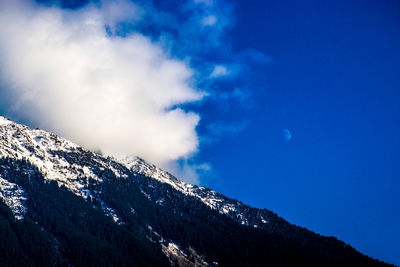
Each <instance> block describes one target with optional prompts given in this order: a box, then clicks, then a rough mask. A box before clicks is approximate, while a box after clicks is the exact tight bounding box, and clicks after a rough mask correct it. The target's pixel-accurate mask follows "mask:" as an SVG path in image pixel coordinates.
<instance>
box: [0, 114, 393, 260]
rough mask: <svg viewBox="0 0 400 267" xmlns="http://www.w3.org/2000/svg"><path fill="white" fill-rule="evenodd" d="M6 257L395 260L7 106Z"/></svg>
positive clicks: (2, 167)
mask: <svg viewBox="0 0 400 267" xmlns="http://www.w3.org/2000/svg"><path fill="white" fill-rule="evenodd" d="M0 138H1V143H0V266H299V265H308V266H310V265H314V266H388V264H386V263H383V262H380V261H378V260H375V259H372V258H370V257H368V256H365V255H362V254H361V253H359V252H357V251H356V250H355V249H353V248H352V247H351V246H349V245H348V244H345V243H344V242H342V241H339V240H337V239H336V238H334V237H324V236H321V235H319V234H316V233H314V232H312V231H309V230H307V229H305V228H302V227H299V226H296V225H293V224H290V223H288V222H287V221H285V220H284V219H282V218H280V217H279V216H278V215H276V214H275V213H273V212H272V211H269V210H267V209H256V208H252V207H249V206H248V205H245V204H243V203H241V202H240V201H237V200H234V199H230V198H228V197H225V196H223V195H221V194H219V193H217V192H215V191H213V190H210V189H207V188H205V187H198V186H196V185H191V184H187V183H184V182H182V181H180V180H178V179H176V178H175V177H174V176H172V175H171V174H169V173H168V172H165V171H163V170H161V169H159V168H157V167H156V166H154V165H152V164H150V163H147V162H146V161H144V160H143V159H140V158H138V157H127V158H124V159H116V158H113V157H103V156H102V155H100V154H98V153H93V152H91V151H88V150H85V149H84V148H82V147H80V146H78V145H76V144H74V143H72V142H70V141H68V140H66V139H64V138H61V137H59V136H57V135H55V134H52V133H49V132H46V131H43V130H40V129H31V128H29V127H27V126H24V125H20V124H17V123H15V122H13V121H11V120H8V119H6V118H4V117H1V116H0Z"/></svg>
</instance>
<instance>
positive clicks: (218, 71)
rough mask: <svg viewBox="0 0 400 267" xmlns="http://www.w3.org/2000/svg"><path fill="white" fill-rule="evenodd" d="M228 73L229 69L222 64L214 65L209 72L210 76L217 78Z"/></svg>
mask: <svg viewBox="0 0 400 267" xmlns="http://www.w3.org/2000/svg"><path fill="white" fill-rule="evenodd" d="M229 74H230V71H229V70H228V68H227V67H226V66H224V65H216V66H215V67H214V69H213V71H212V72H211V74H210V77H211V78H218V77H223V76H227V75H229Z"/></svg>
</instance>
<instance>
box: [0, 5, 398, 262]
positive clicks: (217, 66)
mask: <svg viewBox="0 0 400 267" xmlns="http://www.w3.org/2000/svg"><path fill="white" fill-rule="evenodd" d="M21 1H23V0H21ZM6 2H7V1H6ZM40 2H41V3H42V4H47V6H53V7H54V5H55V6H60V3H61V5H62V6H63V8H64V10H69V11H68V12H72V13H73V12H79V11H81V10H84V9H85V8H87V7H88V6H87V5H86V4H87V3H88V2H85V3H83V2H81V1H61V2H60V1H40ZM109 2H112V1H95V4H94V6H97V7H98V6H99V5H100V6H102V7H101V12H100V13H101V14H105V15H104V17H102V18H103V20H102V22H104V23H105V24H107V26H105V27H104V28H105V32H106V33H107V34H108V38H126V37H129V36H132V35H135V34H136V35H137V34H140V36H143V37H144V38H147V39H146V40H149V42H147V41H146V42H142V41H140V40H142V39H140V38H139V39H140V40H139V41H138V40H136V39H135V40H133V41H132V42H133V43H132V44H133V45H136V46H141V45H142V46H141V49H142V50H140V51H142V52H145V53H148V54H149V55H152V53H157V52H154V51H155V50H157V49H153V48H152V47H153V46H152V45H153V44H155V46H157V47H159V48H160V49H161V50H162V51H163V52H164V53H166V54H167V56H164V55H163V56H161V57H162V60H163V61H162V62H161V63H165V64H167V63H168V64H169V63H171V62H170V61H169V59H173V60H176V61H174V62H175V63H176V64H172V63H171V64H172V65H171V66H173V68H174V70H175V71H176V72H173V74H174V75H175V74H176V77H178V78H177V79H176V80H171V81H170V80H167V81H166V82H165V83H163V86H164V85H165V88H163V89H165V90H163V91H160V92H158V91H157V92H155V93H154V94H152V95H151V96H149V98H148V99H147V98H146V99H145V101H148V102H146V103H150V104H151V103H155V105H158V104H159V102H160V100H159V98H160V95H161V97H162V96H163V93H164V92H169V90H170V87H168V86H169V83H170V84H171V86H173V85H176V86H178V87H179V86H181V87H182V90H181V91H179V92H176V93H174V95H173V96H174V97H173V98H171V100H170V102H168V103H166V104H165V103H163V105H161V106H160V107H161V108H162V109H163V110H164V111H165V112H166V113H146V114H144V113H145V112H150V111H148V109H142V110H139V111H138V112H141V113H140V114H144V115H143V116H145V118H149V120H152V119H153V118H156V119H154V120H155V121H157V122H160V124H162V123H163V122H164V119H165V118H166V117H168V119H169V118H170V115H171V114H170V113H169V111H171V110H175V109H179V110H182V112H180V113H179V114H178V115H179V116H175V117H174V116H173V118H174V119H176V121H175V120H173V123H176V125H178V126H179V125H181V126H179V127H175V128H182V129H183V128H184V129H186V130H182V131H172V130H171V129H170V128H165V129H163V131H164V130H165V132H168V133H170V132H169V131H170V130H171V135H170V136H172V140H173V141H171V143H172V144H174V145H175V146H176V147H178V145H179V144H181V143H183V142H182V140H183V139H179V138H176V140H175V139H174V138H175V136H179V137H181V136H183V137H184V138H185V139H184V141H185V142H184V143H185V144H186V141H187V140H189V141H191V142H189V141H188V145H187V146H182V147H179V149H180V150H179V151H180V153H177V154H176V155H172V156H171V155H169V154H166V153H165V150H168V149H170V148H169V147H166V148H165V149H164V150H162V151H158V150H157V149H156V148H153V147H150V148H149V150H151V151H153V150H154V153H149V154H148V155H147V154H146V155H147V157H148V158H150V159H153V158H154V159H153V160H152V161H153V162H157V163H160V164H161V165H163V166H166V168H170V170H171V171H175V173H177V175H178V176H180V178H184V177H185V176H186V175H187V176H188V177H189V176H193V177H195V178H193V179H195V180H196V179H197V180H196V181H197V182H198V183H200V184H202V185H206V186H208V187H210V188H212V189H215V190H217V191H219V192H221V193H224V194H226V195H227V196H229V197H233V198H236V199H239V200H241V201H243V202H245V203H247V204H250V205H252V206H255V207H259V208H267V209H270V210H272V211H274V212H277V213H278V214H279V215H280V216H282V217H284V218H285V219H287V220H288V221H289V222H291V223H295V224H298V225H301V226H304V227H307V228H309V229H311V230H313V231H316V232H318V233H321V234H323V235H332V236H336V237H338V238H339V239H342V240H344V241H345V242H347V243H350V244H351V245H352V246H353V247H355V248H356V249H358V250H359V251H361V252H363V253H366V254H368V255H370V256H372V257H376V258H379V259H381V260H385V261H388V262H391V263H395V264H400V258H399V255H400V251H399V248H398V240H399V238H400V229H399V227H398V226H399V225H400V212H399V211H400V180H399V178H400V167H399V166H400V164H399V160H400V156H399V151H400V141H399V136H400V123H399V122H400V105H399V103H400V75H399V70H400V3H399V2H398V1H394V0H392V1H378V0H376V1H370V0H368V1H323V2H322V1H306V3H304V1H303V2H300V1H277V0H270V1H242V0H239V1H234V2H229V1H216V0H214V1H212V0H197V1H186V2H182V4H179V5H178V4H177V3H176V1H167V0H165V1H161V0H160V1H144V0H141V1H133V2H134V3H135V6H134V7H133V8H132V9H127V10H128V11H129V10H131V12H132V14H134V16H131V15H132V14H130V13H129V12H122V13H121V12H120V10H119V11H118V9H113V7H112V6H107V3H109ZM117 2H121V1H117ZM122 2H125V4H126V2H129V1H128V0H126V1H122ZM25 3H27V2H25ZM125 4H124V5H125ZM91 5H92V4H90V3H89V6H91ZM42 7H43V6H42ZM110 10H117V11H118V12H117V11H116V12H111V11H110ZM86 15H87V13H84V15H81V16H86ZM118 16H119V17H118ZM68 18H69V17H68V16H66V19H64V20H63V22H62V24H61V26H60V28H57V30H58V31H64V30H65V31H68V32H73V31H74V29H75V28H73V27H72V28H71V27H69V26H68V25H69V24H73V23H72V22H71V20H69V19H68ZM78 18H79V17H78ZM116 18H121V19H120V20H116ZM11 20H12V18H11ZM78 21H79V20H78ZM3 29H4V28H3ZM3 32H4V31H3ZM4 36H6V35H4ZM1 40H3V39H0V41H1ZM16 40H19V39H16ZM79 40H80V39H79ZM5 42H6V41H3V43H5ZM77 43H78V44H79V41H77ZM84 45H85V46H86V45H87V43H86V42H85V43H84ZM114 45H115V44H114V43H113V44H110V46H106V48H107V49H108V48H110V49H111V50H112V48H115V46H114ZM148 46H150V47H151V49H148V48H147V47H148ZM1 47H8V46H6V45H3V46H1V45H0V48H1ZM63 48H65V46H62V47H61V48H60V49H63ZM60 49H59V48H57V50H54V51H53V52H54V53H56V52H57V51H63V50H60ZM3 50H4V51H6V50H5V48H3ZM25 50H26V49H25ZM4 51H3V57H5V56H4V54H5V53H4ZM1 55H2V54H1V50H0V56H1ZM79 55H80V54H79ZM157 55H159V54H157ZM27 57H29V55H27ZM151 58H152V57H151ZM17 59H18V58H16V59H13V58H12V57H7V60H8V61H10V62H14V61H18V60H17ZM32 60H33V59H32ZM118 60H120V57H118ZM118 60H116V61H115V62H117V63H118V62H123V61H118ZM8 61H7V62H8ZM153 61H154V60H153ZM153 61H151V62H150V63H149V61H146V60H145V61H143V62H144V64H147V63H148V64H149V65H150V66H152V64H154V62H153ZM157 62H158V61H157ZM56 63H57V62H56ZM89 63H90V62H89ZM124 64H125V63H124ZM157 64H159V62H158V63H157ZM14 66H18V65H16V64H11V63H10V64H8V65H5V66H3V70H4V69H5V68H6V67H9V68H10V69H11V68H12V67H14ZM33 66H34V67H35V66H36V65H34V64H33ZM124 66H126V67H132V68H133V71H134V70H135V68H136V66H135V65H129V64H128V65H124ZM185 66H186V67H185ZM35 69H37V68H36V67H35ZM44 69H46V70H47V68H44ZM115 69H118V66H117V65H116V66H115ZM137 70H138V71H139V69H137ZM65 71H66V73H67V74H68V75H69V72H67V70H65ZM149 72H150V74H151V76H150V77H152V78H153V77H154V79H155V80H157V79H158V76H157V75H163V72H159V71H158V69H157V70H153V69H152V68H149ZM45 73H47V72H45ZM22 74H25V73H22ZM22 74H20V73H19V75H16V77H17V78H14V80H13V82H14V83H15V82H16V81H17V82H16V83H17V84H18V85H19V84H21V85H20V86H19V87H18V88H17V87H16V88H17V89H15V90H14V91H12V90H8V89H6V85H9V84H13V83H10V81H9V80H6V79H5V78H4V77H3V79H2V89H3V90H2V91H3V92H1V93H0V95H1V96H2V101H0V104H1V110H2V113H3V114H5V115H8V116H10V117H12V118H14V119H17V120H19V121H22V122H26V123H30V124H32V125H35V126H36V125H37V124H39V125H40V126H41V127H43V128H46V129H49V130H52V131H55V132H58V133H60V134H63V135H64V136H68V137H69V136H71V138H74V137H75V138H76V140H82V143H84V144H85V145H87V146H89V147H90V146H91V145H92V144H86V143H85V140H86V139H85V138H84V137H82V136H83V135H79V134H76V133H75V132H74V131H72V130H70V127H69V126H70V125H71V127H72V128H73V127H75V126H76V125H75V124H74V123H73V122H72V123H70V124H69V123H68V122H65V123H62V124H60V123H54V120H55V119H57V120H58V121H59V120H60V118H62V117H48V116H46V115H43V116H35V117H33V116H28V115H26V114H24V112H25V113H26V112H27V111H26V110H27V109H28V108H26V107H29V109H28V110H31V111H35V112H37V114H42V113H43V114H46V112H48V111H49V110H52V109H54V107H52V108H50V109H48V108H47V106H46V105H48V104H46V103H47V102H43V104H41V106H37V105H33V104H32V103H27V104H26V103H25V102H22V103H23V104H22V107H23V108H19V109H18V106H16V105H15V102H18V101H17V100H20V99H21V98H19V97H15V95H17V96H19V95H18V94H20V92H25V93H26V92H30V91H29V90H28V91H27V90H26V89H25V90H23V86H26V85H27V84H28V85H29V83H28V82H27V81H25V80H23V82H20V83H19V78H18V77H20V76H21V75H22ZM70 75H73V73H72V74H70ZM115 75H116V76H115V77H125V76H118V75H119V74H118V73H116V74H115ZM185 75H186V76H185ZM181 76H183V77H186V78H187V77H189V78H188V80H189V81H186V80H185V81H183V80H182V79H181V78H179V77H181ZM35 77H36V76H35ZM174 77H175V76H174ZM186 78H185V79H186ZM134 81H137V80H134ZM46 82H47V81H46V80H44V84H47V83H46ZM148 83H149V82H148V81H147V80H146V83H145V84H148ZM50 84H51V83H50ZM152 86H153V85H152ZM7 88H8V87H7ZM37 90H38V91H35V92H41V93H43V92H44V93H43V94H46V92H45V91H43V89H40V90H42V91H40V90H39V89H37ZM65 90H68V88H66V89H65ZM116 92H120V93H121V94H124V95H125V94H126V92H125V91H124V90H123V89H121V90H119V91H116ZM51 97H53V95H51ZM5 99H10V100H5ZM11 99H12V100H11ZM49 99H58V98H56V97H55V98H49ZM24 101H25V100H24ZM133 102H134V103H136V102H135V101H133ZM87 103H88V105H93V106H94V107H96V105H95V104H93V103H92V102H87ZM137 104H138V105H139V103H137ZM66 110H68V109H66ZM40 112H42V113H40ZM110 112H111V113H112V110H111V111H110ZM190 112H194V113H196V114H197V115H196V116H197V117H193V116H194V115H193V116H192V115H190V114H192V113H190ZM128 114H133V116H134V115H135V114H136V113H135V112H133V111H132V112H131V113H128ZM174 114H175V115H176V113H174ZM146 116H147V117H146ZM171 116H172V115H171ZM196 118H197V119H199V120H196ZM66 120H67V119H66ZM43 121H48V123H43ZM122 122H125V121H122ZM79 125H80V126H82V125H85V124H84V123H82V125H81V124H79ZM182 125H184V127H183V126H182ZM142 126H143V128H146V127H148V125H146V124H143V125H142ZM93 127H96V125H94V126H93ZM77 128H79V129H81V130H82V131H84V130H85V127H84V126H82V127H77ZM146 129H147V128H146ZM194 129H195V130H194ZM121 130H124V128H121ZM285 130H288V131H290V133H291V138H290V140H289V139H288V138H287V135H285ZM127 131H128V132H129V131H131V132H132V134H137V133H136V132H135V129H130V128H129V129H127ZM149 131H150V132H151V133H152V132H153V131H152V129H150V130H149ZM146 133H147V132H146ZM107 134H109V133H107ZM135 136H136V135H135ZM183 137H182V138H183ZM80 138H81V139H80ZM138 138H139V139H140V138H141V136H140V135H138ZM157 138H158V137H157ZM157 138H156V140H158V139H157ZM122 140H123V137H122ZM140 140H142V139H140ZM163 140H164V139H160V143H162V141H163ZM102 141H103V139H99V142H100V143H101V142H102ZM145 141H146V140H145ZM174 142H175V143H174ZM136 145H138V144H136ZM108 147H109V146H108V144H105V145H104V148H105V150H107V148H108ZM158 147H160V146H158ZM100 148H101V149H103V147H102V146H100ZM145 149H146V147H145ZM177 150H178V149H177ZM138 153H141V151H139V152H138ZM145 158H146V157H145ZM193 181H194V180H193Z"/></svg>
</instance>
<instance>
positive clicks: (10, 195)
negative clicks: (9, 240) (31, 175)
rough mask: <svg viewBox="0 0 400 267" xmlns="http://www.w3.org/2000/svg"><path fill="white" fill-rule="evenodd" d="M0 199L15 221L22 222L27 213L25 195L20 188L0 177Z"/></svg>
mask: <svg viewBox="0 0 400 267" xmlns="http://www.w3.org/2000/svg"><path fill="white" fill-rule="evenodd" d="M0 198H1V199H3V201H4V202H5V203H6V204H7V206H8V207H9V208H10V209H11V211H12V213H13V214H14V217H15V218H16V219H17V220H22V219H23V218H24V215H25V213H26V211H27V207H26V204H25V201H26V200H27V195H26V193H25V191H24V190H23V189H22V187H20V186H19V185H17V184H14V183H10V182H9V181H7V180H6V179H3V178H2V177H0Z"/></svg>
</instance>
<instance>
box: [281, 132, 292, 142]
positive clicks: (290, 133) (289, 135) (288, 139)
mask: <svg viewBox="0 0 400 267" xmlns="http://www.w3.org/2000/svg"><path fill="white" fill-rule="evenodd" d="M282 132H283V137H284V138H285V140H286V142H289V141H290V139H292V132H290V131H289V129H283V130H282Z"/></svg>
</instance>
